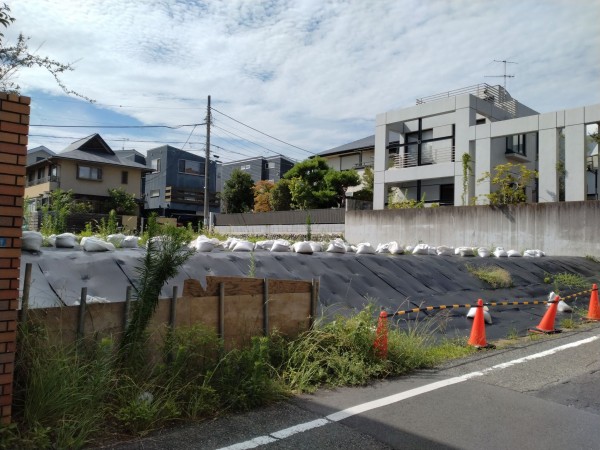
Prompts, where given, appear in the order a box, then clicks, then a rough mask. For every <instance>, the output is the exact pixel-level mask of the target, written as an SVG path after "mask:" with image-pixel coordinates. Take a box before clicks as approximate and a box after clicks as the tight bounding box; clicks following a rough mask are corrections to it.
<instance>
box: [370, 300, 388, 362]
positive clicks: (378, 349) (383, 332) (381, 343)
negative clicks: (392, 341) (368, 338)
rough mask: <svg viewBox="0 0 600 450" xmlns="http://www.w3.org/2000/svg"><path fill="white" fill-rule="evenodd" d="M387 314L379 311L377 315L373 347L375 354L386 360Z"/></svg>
mask: <svg viewBox="0 0 600 450" xmlns="http://www.w3.org/2000/svg"><path fill="white" fill-rule="evenodd" d="M387 316H388V314H387V312H385V311H381V313H379V321H378V322H377V331H376V332H375V342H373V347H374V348H375V354H376V355H377V356H379V357H380V358H381V359H386V358H387V352H388V324H387Z"/></svg>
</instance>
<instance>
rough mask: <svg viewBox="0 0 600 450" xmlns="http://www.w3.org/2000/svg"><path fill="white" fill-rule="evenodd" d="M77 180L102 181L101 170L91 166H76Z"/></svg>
mask: <svg viewBox="0 0 600 450" xmlns="http://www.w3.org/2000/svg"><path fill="white" fill-rule="evenodd" d="M77 178H79V179H82V180H96V181H101V180H102V169H101V168H99V167H92V166H77Z"/></svg>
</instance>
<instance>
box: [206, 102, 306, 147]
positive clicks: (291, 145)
mask: <svg viewBox="0 0 600 450" xmlns="http://www.w3.org/2000/svg"><path fill="white" fill-rule="evenodd" d="M210 109H211V110H212V111H215V112H217V113H219V114H222V115H223V116H225V117H227V118H228V119H231V120H233V121H234V122H237V123H239V124H240V125H244V126H245V127H248V128H250V129H251V130H254V131H256V132H257V133H260V134H264V135H265V136H267V137H270V138H271V139H275V140H276V141H279V142H281V143H282V144H286V145H289V146H290V147H294V148H297V149H298V150H302V151H303V152H306V153H308V154H310V155H316V153H313V152H311V151H309V150H306V149H304V148H302V147H298V146H297V145H294V144H290V143H289V142H286V141H283V140H281V139H279V138H276V137H275V136H271V135H270V134H267V133H265V132H263V131H260V130H257V129H256V128H254V127H251V126H250V125H248V124H245V123H244V122H241V121H239V120H237V119H234V118H233V117H231V116H228V115H227V114H225V113H224V112H221V111H219V110H218V109H215V108H213V107H211V108H210Z"/></svg>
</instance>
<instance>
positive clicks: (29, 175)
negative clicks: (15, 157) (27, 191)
mask: <svg viewBox="0 0 600 450" xmlns="http://www.w3.org/2000/svg"><path fill="white" fill-rule="evenodd" d="M34 179H35V170H30V171H29V172H27V181H29V182H32V181H33V180H34Z"/></svg>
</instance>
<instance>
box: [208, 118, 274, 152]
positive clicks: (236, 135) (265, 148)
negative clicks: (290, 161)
mask: <svg viewBox="0 0 600 450" xmlns="http://www.w3.org/2000/svg"><path fill="white" fill-rule="evenodd" d="M213 127H215V128H218V129H219V130H223V131H224V132H225V133H227V134H231V135H233V136H235V137H238V138H240V139H243V140H244V141H248V142H251V143H252V144H254V145H256V146H257V147H260V148H262V149H264V150H266V151H268V152H271V153H274V154H277V152H275V151H273V150H271V149H269V148H267V147H264V146H262V145H260V144H257V143H256V142H254V141H251V140H250V139H246V138H244V137H242V136H240V135H239V134H235V133H232V132H231V131H227V130H226V129H225V128H221V127H220V126H218V125H215V124H213Z"/></svg>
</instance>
